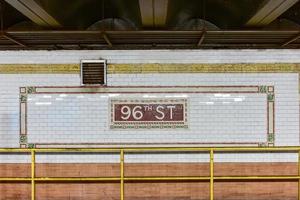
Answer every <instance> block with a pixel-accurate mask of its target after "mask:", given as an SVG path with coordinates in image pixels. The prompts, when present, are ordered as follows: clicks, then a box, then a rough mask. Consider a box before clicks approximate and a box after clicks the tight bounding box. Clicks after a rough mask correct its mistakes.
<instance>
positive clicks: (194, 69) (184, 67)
mask: <svg viewBox="0 0 300 200" xmlns="http://www.w3.org/2000/svg"><path fill="white" fill-rule="evenodd" d="M107 70H108V71H107V73H108V74H136V73H226V72H229V73H241V72H242V73H268V72H275V73H277V72H278V73H284V72H294V73H300V64H299V63H282V64H281V63H280V64H278V63H267V64H259V63H255V64H158V63H155V64H151V63H147V64H108V66H107ZM22 73H23V74H79V73H80V64H0V74H22Z"/></svg>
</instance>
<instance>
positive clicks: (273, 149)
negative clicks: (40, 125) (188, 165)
mask: <svg viewBox="0 0 300 200" xmlns="http://www.w3.org/2000/svg"><path fill="white" fill-rule="evenodd" d="M47 152H48V153H53V152H54V153H64V152H73V153H95V152H98V153H108V152H109V153H118V154H119V155H120V176H118V177H36V175H35V167H36V165H35V164H36V159H35V157H36V154H38V153H47ZM145 152H178V153H179V152H204V153H208V154H209V155H210V161H209V165H210V168H209V171H210V174H209V176H151V177H143V176H139V177H127V176H125V166H124V165H125V159H124V158H125V154H126V153H145ZM217 152H228V153H244V152H255V153H265V152H285V153H288V152H294V153H298V175H295V176H280V175H277V176H215V175H214V154H215V153H217ZM0 153H24V154H27V153H30V154H31V177H9V178H7V177H0V182H31V194H32V195H31V199H32V200H35V198H36V191H35V185H36V183H37V182H107V181H111V182H119V183H120V191H121V192H120V199H121V200H124V199H126V198H125V190H124V185H125V183H126V182H129V181H145V182H146V181H206V182H209V183H210V200H213V199H214V181H239V180H243V181H253V180H295V181H298V184H299V186H298V188H299V191H298V200H300V195H299V194H300V165H299V162H300V147H299V146H294V147H147V148H142V147H141V148H131V147H128V148H53V149H52V148H51V149H46V148H44V149H18V148H0Z"/></svg>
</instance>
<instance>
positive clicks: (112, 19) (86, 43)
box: [0, 0, 300, 49]
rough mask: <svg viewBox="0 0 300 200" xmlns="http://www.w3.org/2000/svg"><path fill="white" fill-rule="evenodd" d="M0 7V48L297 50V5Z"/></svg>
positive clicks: (132, 0)
mask: <svg viewBox="0 0 300 200" xmlns="http://www.w3.org/2000/svg"><path fill="white" fill-rule="evenodd" d="M0 2H1V4H0V5H1V10H0V14H1V15H0V16H1V34H0V49H137V48H299V47H300V39H299V38H300V34H299V33H300V2H299V1H298V0H276V1H274V0H72V1H71V0H0Z"/></svg>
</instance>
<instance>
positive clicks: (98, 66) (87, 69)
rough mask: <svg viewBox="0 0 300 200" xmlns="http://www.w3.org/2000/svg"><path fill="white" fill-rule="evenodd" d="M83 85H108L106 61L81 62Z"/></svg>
mask: <svg viewBox="0 0 300 200" xmlns="http://www.w3.org/2000/svg"><path fill="white" fill-rule="evenodd" d="M81 84H82V85H105V84H106V62H105V60H82V61H81Z"/></svg>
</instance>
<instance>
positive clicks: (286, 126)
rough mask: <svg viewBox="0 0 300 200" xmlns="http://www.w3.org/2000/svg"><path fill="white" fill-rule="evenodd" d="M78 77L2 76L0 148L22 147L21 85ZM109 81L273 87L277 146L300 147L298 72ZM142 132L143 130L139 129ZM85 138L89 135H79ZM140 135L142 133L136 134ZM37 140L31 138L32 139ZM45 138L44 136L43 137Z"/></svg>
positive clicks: (112, 81)
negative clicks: (20, 118)
mask: <svg viewBox="0 0 300 200" xmlns="http://www.w3.org/2000/svg"><path fill="white" fill-rule="evenodd" d="M78 84H79V76H78V75H53V74H48V75H46V74H45V75H43V74H33V75H27V74H20V75H13V74H9V75H8V74H1V75H0V89H1V90H0V91H1V92H0V146H1V147H18V146H19V145H18V144H19V123H18V121H19V107H18V105H19V99H18V95H19V87H21V86H34V85H39V86H41V85H78ZM108 84H109V85H114V86H117V85H274V86H275V94H276V104H275V105H276V108H275V110H276V115H275V117H276V118H275V121H276V122H275V124H276V128H275V129H276V145H299V103H298V102H299V101H298V74H293V73H286V74H279V73H277V74H265V73H260V74H254V73H253V74H110V75H108ZM139 134H140V133H139ZM79 137H80V138H84V137H85V135H80V136H79ZM136 137H139V136H136ZM31 139H32V138H31ZM41 139H43V138H41ZM221 139H224V138H221ZM207 158H208V157H207V155H205V156H204V155H198V156H196V155H194V154H179V155H178V154H176V155H175V154H167V155H165V154H161V155H158V154H149V155H147V156H146V155H141V154H139V155H134V154H133V155H128V156H126V159H127V161H129V162H146V161H156V162H165V161H169V162H180V161H185V162H187V161H188V162H196V161H201V160H207ZM246 158H247V161H250V162H258V161H278V162H281V161H296V160H297V156H296V154H260V155H258V154H249V155H247V157H245V156H244V155H238V154H220V155H216V161H217V162H218V161H228V162H229V161H236V162H237V161H240V160H239V159H244V160H245V159H246ZM37 161H38V162H117V161H118V156H112V157H108V156H107V155H103V156H99V155H96V154H93V155H89V156H87V155H81V156H78V157H75V156H74V155H70V154H67V155H60V156H58V155H55V154H52V155H39V156H38V157H37ZM0 162H29V156H28V157H23V156H20V155H14V156H9V155H7V154H1V155H0Z"/></svg>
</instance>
